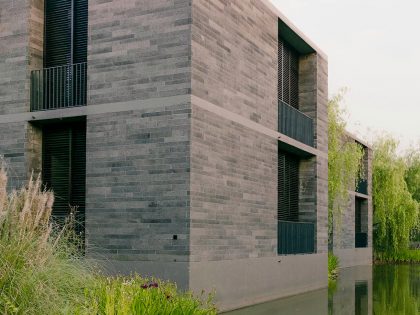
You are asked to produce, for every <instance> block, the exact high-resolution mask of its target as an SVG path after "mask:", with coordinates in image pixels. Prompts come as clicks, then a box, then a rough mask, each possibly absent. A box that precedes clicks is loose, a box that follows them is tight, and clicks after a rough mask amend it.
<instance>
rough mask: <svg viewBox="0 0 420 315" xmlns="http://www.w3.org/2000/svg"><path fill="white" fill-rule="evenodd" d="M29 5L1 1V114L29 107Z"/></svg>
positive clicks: (20, 2) (23, 0)
mask: <svg viewBox="0 0 420 315" xmlns="http://www.w3.org/2000/svg"><path fill="white" fill-rule="evenodd" d="M28 17H29V1H27V0H16V1H10V0H1V1H0V42H1V45H0V73H1V76H0V114H9V113H19V112H24V111H26V110H27V104H28V99H27V95H28V87H29V85H28V82H27V79H28V69H27V64H28V43H29V25H28Z"/></svg>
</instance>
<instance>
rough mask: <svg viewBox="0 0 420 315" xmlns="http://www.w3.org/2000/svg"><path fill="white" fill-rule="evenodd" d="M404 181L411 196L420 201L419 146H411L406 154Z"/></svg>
mask: <svg viewBox="0 0 420 315" xmlns="http://www.w3.org/2000/svg"><path fill="white" fill-rule="evenodd" d="M406 163H407V169H406V171H405V182H406V183H407V188H408V190H409V191H410V193H411V195H412V196H413V198H414V199H415V200H416V201H417V202H420V146H419V147H418V148H417V149H416V148H411V149H410V150H409V152H408V153H407V155H406Z"/></svg>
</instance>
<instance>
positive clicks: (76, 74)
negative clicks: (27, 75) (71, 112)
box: [30, 62, 87, 112]
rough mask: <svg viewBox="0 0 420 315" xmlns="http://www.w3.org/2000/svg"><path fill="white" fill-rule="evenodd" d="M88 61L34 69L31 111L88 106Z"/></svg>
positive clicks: (32, 73) (32, 74)
mask: <svg viewBox="0 0 420 315" xmlns="http://www.w3.org/2000/svg"><path fill="white" fill-rule="evenodd" d="M86 100H87V63H86V62H83V63H77V64H71V65H64V66H58V67H51V68H45V69H40V70H33V71H32V72H31V100H30V101H31V111H32V112H35V111H43V110H52V109H60V108H68V107H76V106H86Z"/></svg>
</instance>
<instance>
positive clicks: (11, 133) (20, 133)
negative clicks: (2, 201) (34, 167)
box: [0, 122, 27, 189]
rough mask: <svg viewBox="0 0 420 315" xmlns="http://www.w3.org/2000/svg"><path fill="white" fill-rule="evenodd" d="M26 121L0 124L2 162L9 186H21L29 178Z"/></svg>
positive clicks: (0, 159) (0, 154) (0, 160)
mask: <svg viewBox="0 0 420 315" xmlns="http://www.w3.org/2000/svg"><path fill="white" fill-rule="evenodd" d="M26 139H27V124H26V122H19V123H5V124H0V156H1V157H0V164H2V165H3V166H4V167H5V169H6V171H7V175H8V188H9V189H12V188H20V187H21V185H22V184H23V183H25V180H26V178H27V172H26V163H25V161H26V158H25V156H26Z"/></svg>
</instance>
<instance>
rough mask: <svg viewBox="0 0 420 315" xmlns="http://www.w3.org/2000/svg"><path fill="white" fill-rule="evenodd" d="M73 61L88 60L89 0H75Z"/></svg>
mask: <svg viewBox="0 0 420 315" xmlns="http://www.w3.org/2000/svg"><path fill="white" fill-rule="evenodd" d="M73 6H74V31H73V63H81V62H86V61H87V43H88V40H87V36H88V1H87V0H74V4H73Z"/></svg>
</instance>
